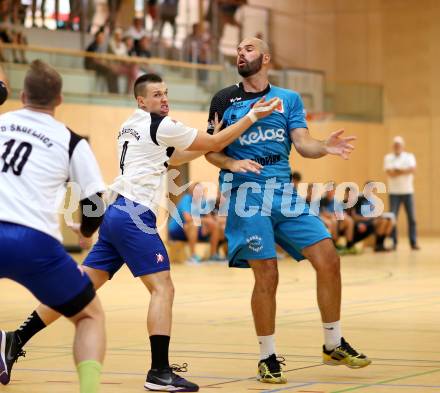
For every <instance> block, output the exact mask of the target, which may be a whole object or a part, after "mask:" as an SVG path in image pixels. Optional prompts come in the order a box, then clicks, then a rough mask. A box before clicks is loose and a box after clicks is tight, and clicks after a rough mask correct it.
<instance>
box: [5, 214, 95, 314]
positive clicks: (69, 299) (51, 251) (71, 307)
mask: <svg viewBox="0 0 440 393" xmlns="http://www.w3.org/2000/svg"><path fill="white" fill-rule="evenodd" d="M0 250H1V253H0V278H9V279H11V280H14V281H16V282H18V283H20V284H21V285H23V286H25V287H26V288H27V289H29V290H30V291H31V292H32V294H33V295H34V296H35V297H36V298H37V299H38V300H39V301H40V302H42V303H44V304H46V305H47V306H49V307H51V308H53V309H55V310H57V311H59V312H60V313H61V314H63V315H65V316H67V317H70V316H73V315H75V314H77V313H78V312H79V311H81V310H82V309H83V308H84V307H85V306H86V305H87V304H89V303H90V301H91V300H92V299H93V298H94V296H95V291H94V289H93V285H92V283H91V281H90V279H89V277H88V276H87V274H85V273H84V272H83V271H82V269H81V268H80V267H79V266H78V264H77V263H76V262H75V261H74V260H73V259H72V258H71V257H70V256H69V255H68V254H67V253H66V251H65V250H64V247H63V246H62V244H61V243H60V242H59V241H58V240H57V239H55V238H53V237H52V236H49V235H47V234H45V233H43V232H41V231H37V230H35V229H32V228H29V227H25V226H23V225H17V224H12V223H7V222H3V221H0Z"/></svg>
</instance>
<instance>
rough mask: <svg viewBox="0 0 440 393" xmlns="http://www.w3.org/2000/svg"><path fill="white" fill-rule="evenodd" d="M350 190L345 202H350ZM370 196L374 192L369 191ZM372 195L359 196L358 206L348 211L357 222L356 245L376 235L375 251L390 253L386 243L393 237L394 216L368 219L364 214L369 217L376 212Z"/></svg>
mask: <svg viewBox="0 0 440 393" xmlns="http://www.w3.org/2000/svg"><path fill="white" fill-rule="evenodd" d="M369 183H370V182H369V181H368V182H366V183H365V185H368V184H369ZM349 192H350V189H349V188H347V189H346V190H345V199H344V201H345V200H347V201H348V198H349ZM369 194H372V191H369ZM371 199H372V198H371V195H362V194H361V195H359V198H358V200H357V202H356V204H355V205H354V206H353V207H352V208H350V209H347V213H348V214H349V215H350V216H351V217H352V218H353V220H354V222H355V229H354V240H353V241H354V243H357V242H359V241H361V240H364V239H365V238H367V237H368V236H370V235H371V234H374V235H375V237H376V244H375V246H374V251H376V252H384V251H390V250H389V249H387V248H385V246H384V242H385V239H386V238H387V236H390V235H391V232H392V231H393V228H394V220H393V218H392V216H390V215H389V214H386V213H385V214H382V215H381V216H379V217H368V216H367V217H366V216H365V215H364V214H365V213H366V212H367V215H368V214H369V213H371V212H372V211H373V210H374V205H373V202H372V200H371Z"/></svg>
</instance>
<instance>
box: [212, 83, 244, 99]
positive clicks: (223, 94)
mask: <svg viewBox="0 0 440 393" xmlns="http://www.w3.org/2000/svg"><path fill="white" fill-rule="evenodd" d="M240 92H241V90H240V87H239V85H238V84H235V85H231V86H228V87H225V88H224V89H221V90H219V91H218V92H217V93H215V94H214V97H213V98H212V100H213V101H214V100H216V101H228V100H229V99H231V98H234V97H235V96H236V95H237V94H239V93H240Z"/></svg>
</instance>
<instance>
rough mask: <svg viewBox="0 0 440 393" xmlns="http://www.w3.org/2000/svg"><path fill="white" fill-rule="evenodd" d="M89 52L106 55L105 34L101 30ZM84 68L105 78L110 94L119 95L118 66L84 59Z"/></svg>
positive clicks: (97, 60)
mask: <svg viewBox="0 0 440 393" xmlns="http://www.w3.org/2000/svg"><path fill="white" fill-rule="evenodd" d="M86 50H87V52H93V53H106V52H107V50H106V47H105V32H104V31H103V30H99V31H98V32H97V33H96V34H95V39H94V40H93V42H92V43H91V44H90V45H89V46H88V47H87V49H86ZM84 68H85V69H87V70H93V71H96V74H97V75H102V76H103V77H105V79H106V81H107V85H108V91H109V92H110V93H118V74H117V67H116V65H111V64H108V62H107V61H105V60H102V59H99V58H96V57H86V58H85V59H84Z"/></svg>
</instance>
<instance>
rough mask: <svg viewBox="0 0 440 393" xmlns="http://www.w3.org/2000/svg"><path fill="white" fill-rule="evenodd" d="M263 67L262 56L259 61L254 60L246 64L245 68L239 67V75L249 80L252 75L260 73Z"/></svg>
mask: <svg viewBox="0 0 440 393" xmlns="http://www.w3.org/2000/svg"><path fill="white" fill-rule="evenodd" d="M262 65H263V55H260V56H259V57H258V58H257V59H255V60H252V61H251V62H246V64H245V65H244V66H243V67H239V66H238V65H237V70H238V73H239V74H240V75H241V76H242V77H243V78H248V77H250V76H252V75H255V74H256V73H257V72H258V71H260V70H261V67H262Z"/></svg>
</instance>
